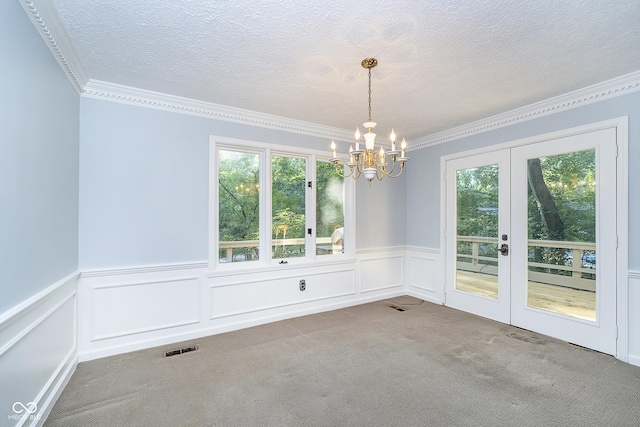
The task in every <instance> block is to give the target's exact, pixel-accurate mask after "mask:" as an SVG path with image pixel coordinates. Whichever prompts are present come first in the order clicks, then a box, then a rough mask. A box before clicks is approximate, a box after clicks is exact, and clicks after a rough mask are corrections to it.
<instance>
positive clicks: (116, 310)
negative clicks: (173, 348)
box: [91, 276, 200, 341]
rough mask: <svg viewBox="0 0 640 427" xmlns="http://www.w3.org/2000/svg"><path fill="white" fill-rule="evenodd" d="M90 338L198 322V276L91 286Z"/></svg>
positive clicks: (136, 332)
mask: <svg viewBox="0 0 640 427" xmlns="http://www.w3.org/2000/svg"><path fill="white" fill-rule="evenodd" d="M91 301H92V304H91V308H92V310H91V312H92V318H91V324H92V326H93V331H92V334H91V340H92V341H98V340H103V339H108V338H116V337H122V336H125V335H133V334H139V333H142V332H149V331H154V330H158V329H169V328H174V327H176V326H184V325H190V324H194V323H198V322H200V277H199V276H195V277H182V278H175V279H166V280H158V281H142V282H129V283H113V284H104V285H98V286H94V287H93V288H92V297H91Z"/></svg>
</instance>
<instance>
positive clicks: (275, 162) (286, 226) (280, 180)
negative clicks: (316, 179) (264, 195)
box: [271, 156, 307, 258]
mask: <svg viewBox="0 0 640 427" xmlns="http://www.w3.org/2000/svg"><path fill="white" fill-rule="evenodd" d="M306 170H307V165H306V161H305V160H304V159H295V158H292V157H281V156H274V157H273V159H272V162H271V174H272V188H271V214H272V217H271V221H272V225H273V234H272V236H271V237H272V243H271V250H272V253H273V258H291V257H303V256H305V234H304V233H305V228H306V222H305V221H306V218H305V198H306V190H305V189H306V186H305V181H306Z"/></svg>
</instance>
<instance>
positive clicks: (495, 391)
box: [45, 297, 640, 427]
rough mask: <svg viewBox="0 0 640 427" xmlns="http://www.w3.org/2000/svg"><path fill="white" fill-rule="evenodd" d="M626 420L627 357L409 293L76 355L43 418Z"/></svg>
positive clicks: (177, 422) (629, 405)
mask: <svg viewBox="0 0 640 427" xmlns="http://www.w3.org/2000/svg"><path fill="white" fill-rule="evenodd" d="M392 305H393V306H396V307H400V308H403V309H405V311H398V310H396V309H394V308H391V307H390V306H392ZM190 344H197V345H198V346H199V350H198V351H196V352H191V353H185V354H181V355H177V356H173V357H169V358H164V357H163V353H164V351H166V350H172V349H175V348H181V347H185V346H187V345H190ZM639 425H640V368H638V367H634V366H631V365H628V364H625V363H622V362H620V361H618V360H616V359H615V358H613V357H610V356H607V355H603V354H600V353H597V352H593V351H590V350H586V349H583V348H580V347H576V346H573V345H571V344H568V343H564V342H560V341H557V340H554V339H551V338H548V337H545V336H542V335H539V334H535V333H531V332H528V331H524V330H521V329H517V328H514V327H510V326H506V325H503V324H500V323H496V322H493V321H490V320H486V319H482V318H479V317H476V316H473V315H469V314H466V313H463V312H460V311H456V310H452V309H449V308H446V307H441V306H437V305H433V304H429V303H426V302H422V301H420V300H416V299H413V298H410V297H402V298H398V299H394V300H390V301H380V302H376V303H371V304H365V305H361V306H356V307H351V308H347V309H343V310H336V311H332V312H328V313H321V314H317V315H312V316H306V317H302V318H297V319H291V320H286V321H282V322H277V323H272V324H269V325H264V326H259V327H255V328H250V329H245V330H241V331H236V332H231V333H227V334H221V335H216V336H212V337H207V338H202V339H198V340H195V341H192V342H187V343H180V344H175V345H170V346H166V347H162V348H153V349H148V350H142V351H138V352H134V353H129V354H125V355H120V356H114V357H109V358H104V359H99V360H95V361H91V362H86V363H81V364H80V365H78V368H77V370H76V372H75V374H74V375H73V377H72V378H71V381H70V383H69V385H68V386H67V388H66V389H65V390H64V392H63V393H62V396H61V397H60V399H59V400H58V402H57V403H56V405H55V407H54V408H53V410H52V412H51V415H50V416H49V418H48V419H47V421H46V423H45V426H48V427H53V426H65V427H73V426H92V427H97V426H158V427H164V426H172V427H175V426H199V427H200V426H639Z"/></svg>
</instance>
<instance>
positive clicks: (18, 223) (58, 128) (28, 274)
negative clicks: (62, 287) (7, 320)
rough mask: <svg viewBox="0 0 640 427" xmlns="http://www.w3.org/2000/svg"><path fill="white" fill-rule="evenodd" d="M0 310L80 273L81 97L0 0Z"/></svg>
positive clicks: (24, 20) (11, 4) (13, 6)
mask: <svg viewBox="0 0 640 427" xmlns="http://www.w3.org/2000/svg"><path fill="white" fill-rule="evenodd" d="M0 57H2V58H3V66H2V79H0V201H1V209H0V313H2V312H4V311H6V310H8V309H9V308H11V307H13V306H15V305H17V304H18V303H20V302H22V301H24V300H25V299H27V298H29V297H30V296H32V295H34V294H36V293H38V292H39V291H41V290H43V289H45V288H47V287H48V286H50V285H52V284H54V283H56V282H57V281H59V280H60V279H62V278H64V277H65V276H67V275H69V274H71V273H73V272H74V271H76V270H77V262H78V121H79V118H78V109H79V106H78V104H79V96H78V94H77V93H76V92H75V90H74V89H73V87H72V86H71V83H70V82H69V80H68V79H67V77H66V76H65V74H64V73H63V71H62V69H61V68H60V66H59V65H58V63H57V62H56V60H55V58H54V57H53V55H52V54H51V52H50V51H49V49H48V48H47V46H46V45H45V43H44V41H43V40H42V38H41V37H40V35H39V34H38V33H37V32H36V30H35V29H34V27H33V25H32V24H31V22H30V21H29V19H28V17H27V16H26V14H25V12H24V10H23V9H22V8H21V6H20V5H19V4H18V2H16V1H2V2H0Z"/></svg>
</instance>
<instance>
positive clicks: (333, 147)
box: [331, 140, 337, 157]
mask: <svg viewBox="0 0 640 427" xmlns="http://www.w3.org/2000/svg"><path fill="white" fill-rule="evenodd" d="M331 150H333V157H337V156H336V142H335V141H334V140H331Z"/></svg>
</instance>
